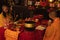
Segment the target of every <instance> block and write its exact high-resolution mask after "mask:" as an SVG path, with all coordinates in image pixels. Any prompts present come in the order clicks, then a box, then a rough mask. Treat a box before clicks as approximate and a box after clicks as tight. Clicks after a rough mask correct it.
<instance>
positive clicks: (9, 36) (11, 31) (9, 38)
mask: <svg viewBox="0 0 60 40" xmlns="http://www.w3.org/2000/svg"><path fill="white" fill-rule="evenodd" d="M19 33H20V32H19V26H18V25H15V24H10V26H9V27H8V29H6V30H5V34H4V36H5V39H6V40H18V35H19Z"/></svg>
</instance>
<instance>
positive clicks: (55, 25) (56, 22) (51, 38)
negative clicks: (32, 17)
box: [43, 11, 60, 40]
mask: <svg viewBox="0 0 60 40" xmlns="http://www.w3.org/2000/svg"><path fill="white" fill-rule="evenodd" d="M56 14H57V13H56V11H51V12H50V13H49V17H50V18H51V19H52V20H53V22H52V23H51V22H50V23H49V25H48V27H47V29H46V32H45V35H44V38H43V40H60V18H59V17H57V16H56Z"/></svg>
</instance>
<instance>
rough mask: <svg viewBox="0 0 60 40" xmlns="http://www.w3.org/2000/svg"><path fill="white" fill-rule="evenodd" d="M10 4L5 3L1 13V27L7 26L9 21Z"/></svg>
mask: <svg viewBox="0 0 60 40" xmlns="http://www.w3.org/2000/svg"><path fill="white" fill-rule="evenodd" d="M8 10H9V9H8V6H7V5H3V6H2V12H1V14H0V27H2V26H6V25H8V23H9V20H10V19H9V13H8Z"/></svg>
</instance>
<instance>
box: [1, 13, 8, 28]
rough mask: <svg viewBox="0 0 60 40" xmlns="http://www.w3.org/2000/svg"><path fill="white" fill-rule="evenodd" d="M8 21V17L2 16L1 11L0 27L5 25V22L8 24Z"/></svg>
mask: <svg viewBox="0 0 60 40" xmlns="http://www.w3.org/2000/svg"><path fill="white" fill-rule="evenodd" d="M8 22H9V18H8V19H6V18H4V16H3V14H2V13H1V14H0V27H2V26H5V25H6V24H8Z"/></svg>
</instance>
